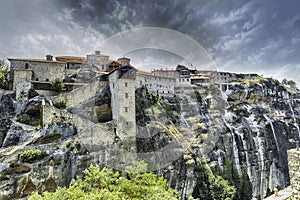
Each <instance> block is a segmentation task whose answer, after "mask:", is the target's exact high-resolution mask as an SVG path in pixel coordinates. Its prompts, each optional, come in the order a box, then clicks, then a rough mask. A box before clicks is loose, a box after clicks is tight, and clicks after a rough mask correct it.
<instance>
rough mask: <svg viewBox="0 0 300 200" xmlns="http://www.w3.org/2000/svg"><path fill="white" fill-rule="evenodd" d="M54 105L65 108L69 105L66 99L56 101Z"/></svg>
mask: <svg viewBox="0 0 300 200" xmlns="http://www.w3.org/2000/svg"><path fill="white" fill-rule="evenodd" d="M53 105H54V106H55V107H56V108H58V109H65V108H66V107H67V105H66V102H65V101H58V102H54V103H53Z"/></svg>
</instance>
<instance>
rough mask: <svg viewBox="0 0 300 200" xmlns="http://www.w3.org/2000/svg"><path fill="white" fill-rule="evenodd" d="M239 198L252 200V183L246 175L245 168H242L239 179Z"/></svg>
mask: <svg viewBox="0 0 300 200" xmlns="http://www.w3.org/2000/svg"><path fill="white" fill-rule="evenodd" d="M241 197H243V200H251V199H252V183H251V181H250V178H249V176H248V173H247V167H246V166H243V167H242V177H241Z"/></svg>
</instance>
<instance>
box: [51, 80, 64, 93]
mask: <svg viewBox="0 0 300 200" xmlns="http://www.w3.org/2000/svg"><path fill="white" fill-rule="evenodd" d="M50 84H51V86H50V89H51V90H53V91H56V92H61V91H63V90H65V89H66V87H65V84H63V83H62V80H61V79H60V78H56V79H54V80H53V81H52V82H51V83H50Z"/></svg>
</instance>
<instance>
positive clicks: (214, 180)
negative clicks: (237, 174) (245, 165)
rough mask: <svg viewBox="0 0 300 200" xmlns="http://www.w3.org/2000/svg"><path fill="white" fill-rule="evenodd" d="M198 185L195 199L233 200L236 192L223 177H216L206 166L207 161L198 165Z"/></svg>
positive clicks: (194, 195) (194, 194)
mask: <svg viewBox="0 0 300 200" xmlns="http://www.w3.org/2000/svg"><path fill="white" fill-rule="evenodd" d="M196 172H197V183H196V187H195V189H194V192H193V197H194V198H200V199H205V200H213V199H226V200H227V199H228V200H229V199H232V198H233V196H234V194H235V192H236V190H235V188H234V187H233V186H230V185H229V183H228V181H227V180H224V179H223V178H222V177H221V176H218V175H217V176H214V174H213V173H212V171H211V169H210V168H209V167H208V166H207V165H206V163H205V161H201V162H199V163H198V165H197V168H196Z"/></svg>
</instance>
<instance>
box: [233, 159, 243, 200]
mask: <svg viewBox="0 0 300 200" xmlns="http://www.w3.org/2000/svg"><path fill="white" fill-rule="evenodd" d="M231 169H232V181H233V186H234V187H235V189H236V193H235V195H234V197H233V200H240V199H242V198H241V177H240V175H239V172H238V170H237V168H236V166H235V164H233V163H231Z"/></svg>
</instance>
